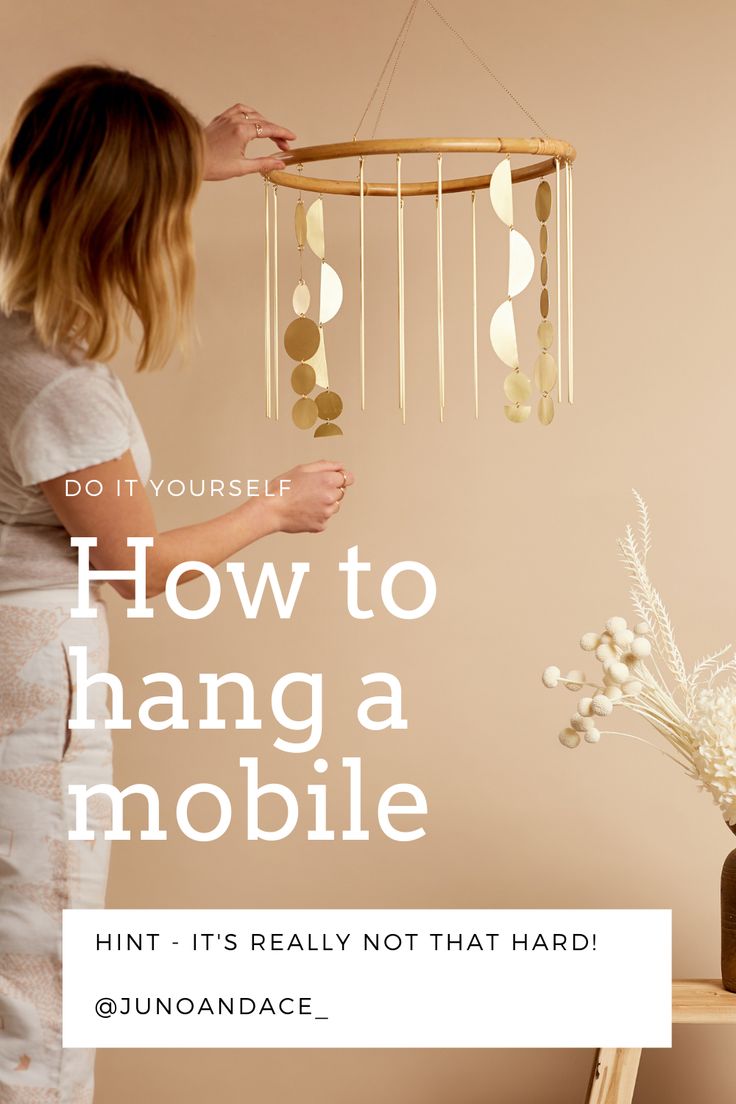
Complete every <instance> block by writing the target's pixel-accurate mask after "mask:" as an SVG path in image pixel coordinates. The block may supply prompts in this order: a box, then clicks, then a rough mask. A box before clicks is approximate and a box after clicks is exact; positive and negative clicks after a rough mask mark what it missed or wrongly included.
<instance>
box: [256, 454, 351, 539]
mask: <svg viewBox="0 0 736 1104" xmlns="http://www.w3.org/2000/svg"><path fill="white" fill-rule="evenodd" d="M282 480H283V481H284V482H286V481H287V480H288V484H287V486H286V487H285V489H284V492H283V494H279V487H280V486H281V485H282V484H281V481H282ZM354 482H355V477H354V476H353V474H352V472H349V471H346V469H345V465H344V464H341V463H339V462H338V461H337V460H317V461H315V462H314V463H312V464H300V465H299V466H298V467H296V468H292V469H291V471H288V472H284V474H283V475H278V476H276V478H275V479H271V480H270V481H269V484H268V487H269V491H270V492H271V493H272V494H274V497H273V498H269V499H267V500H266V501H267V502H268V503H269V508H270V509H271V510H272V511H273V514H274V520H275V526H274V527H275V529H276V530H277V531H278V532H281V533H321V532H322V531H323V530H324V529H326V528H327V522H328V521H329V520H330V518H331V517H333V516H334V515H335V514H336V513H337V512H338V511H339V509H340V504H341V502H342V500H343V498H344V496H345V488H346V487H350V486H352V484H353V483H354Z"/></svg>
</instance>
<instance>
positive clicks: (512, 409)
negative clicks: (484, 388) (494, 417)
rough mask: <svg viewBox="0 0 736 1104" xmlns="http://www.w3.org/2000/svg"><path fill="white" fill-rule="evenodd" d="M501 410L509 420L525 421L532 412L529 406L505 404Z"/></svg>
mask: <svg viewBox="0 0 736 1104" xmlns="http://www.w3.org/2000/svg"><path fill="white" fill-rule="evenodd" d="M503 412H504V414H505V415H506V417H507V418H508V420H509V421H510V422H525V421H526V420H527V418H528V417H529V415H530V414H531V412H532V408H531V407H530V406H505V407H504V408H503Z"/></svg>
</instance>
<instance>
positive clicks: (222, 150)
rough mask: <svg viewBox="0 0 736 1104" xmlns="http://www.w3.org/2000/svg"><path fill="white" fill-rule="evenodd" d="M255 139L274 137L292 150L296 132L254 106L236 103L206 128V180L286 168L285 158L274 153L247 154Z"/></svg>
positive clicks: (285, 147)
mask: <svg viewBox="0 0 736 1104" xmlns="http://www.w3.org/2000/svg"><path fill="white" fill-rule="evenodd" d="M254 138H271V139H272V140H273V141H274V142H275V143H276V145H277V146H278V148H279V149H281V150H288V148H289V142H291V141H293V140H294V138H296V135H295V134H293V133H292V131H290V130H288V129H287V128H286V127H282V126H277V124H276V123H270V122H269V121H268V119H264V117H263V115H261V113H260V111H256V109H255V108H254V107H248V105H247V104H241V103H238V104H234V105H233V107H230V108H228V110H227V111H223V113H222V115H218V116H216V118H214V119H213V120H212V122H211V123H210V124H209V126H206V127H205V128H204V148H205V156H204V172H203V174H202V175H203V177H204V179H205V180H229V179H230V178H231V177H233V176H246V175H247V174H248V173H255V172H259V173H269V172H271V171H272V170H273V169H283V168H285V163H284V162H283V161H282V160H281V158H280V157H278V156H274V155H273V154H272V155H271V156H267V157H246V149H247V146H248V143H249V142H251V141H252V140H253V139H254Z"/></svg>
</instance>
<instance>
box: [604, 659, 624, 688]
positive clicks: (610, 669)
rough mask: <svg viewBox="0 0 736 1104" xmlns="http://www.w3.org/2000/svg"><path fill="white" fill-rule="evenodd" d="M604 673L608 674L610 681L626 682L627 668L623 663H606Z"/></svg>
mask: <svg viewBox="0 0 736 1104" xmlns="http://www.w3.org/2000/svg"><path fill="white" fill-rule="evenodd" d="M606 674H607V675H608V676H609V678H610V679H611V681H612V682H614V683H616V682H617V683H619V684H621V683H622V682H626V681H627V680H628V678H629V668H628V667H627V666H626V664H625V663H618V662H614V663H608V664H607V666H606Z"/></svg>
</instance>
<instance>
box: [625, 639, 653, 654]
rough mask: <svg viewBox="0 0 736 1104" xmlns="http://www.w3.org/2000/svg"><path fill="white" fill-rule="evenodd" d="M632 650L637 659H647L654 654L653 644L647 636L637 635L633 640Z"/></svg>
mask: <svg viewBox="0 0 736 1104" xmlns="http://www.w3.org/2000/svg"><path fill="white" fill-rule="evenodd" d="M630 650H631V654H632V655H634V656H636V658H637V659H647V658H648V657H649V656H650V655H651V654H652V645H651V644H650V643H649V641H648V640H647V638H646V637H645V636H637V637H635V638H634V639H633V640H632V642H631V648H630Z"/></svg>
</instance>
